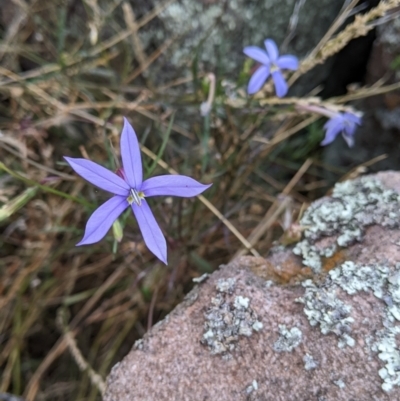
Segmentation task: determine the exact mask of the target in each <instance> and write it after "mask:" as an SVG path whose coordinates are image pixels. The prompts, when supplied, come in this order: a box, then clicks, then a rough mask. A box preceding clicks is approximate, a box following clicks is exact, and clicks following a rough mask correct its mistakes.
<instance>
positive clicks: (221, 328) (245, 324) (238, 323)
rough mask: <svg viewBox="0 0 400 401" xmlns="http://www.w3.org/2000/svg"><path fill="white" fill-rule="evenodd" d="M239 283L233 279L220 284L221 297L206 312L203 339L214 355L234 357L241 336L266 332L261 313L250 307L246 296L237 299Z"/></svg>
mask: <svg viewBox="0 0 400 401" xmlns="http://www.w3.org/2000/svg"><path fill="white" fill-rule="evenodd" d="M235 288H236V280H235V279H233V278H228V279H220V280H218V281H217V284H216V290H217V294H216V296H215V297H213V298H212V299H211V304H212V305H211V306H210V307H209V308H208V309H207V311H206V312H205V314H204V316H205V319H206V320H205V323H204V334H203V338H202V340H201V343H202V344H203V345H206V346H208V348H209V349H210V351H211V354H213V355H216V354H223V355H224V356H226V357H228V358H229V356H230V353H231V352H232V351H233V350H234V349H235V348H236V344H237V343H238V341H239V337H240V336H245V337H250V336H251V335H252V334H253V332H257V331H259V330H261V329H262V327H263V325H262V323H261V322H260V321H259V320H258V317H257V314H256V313H255V311H254V310H253V309H252V308H251V306H250V299H249V298H247V297H244V296H242V295H237V296H235V297H234V299H233V302H232V301H231V297H230V296H231V295H232V294H233V292H234V291H235Z"/></svg>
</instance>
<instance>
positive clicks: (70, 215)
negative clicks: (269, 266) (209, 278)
mask: <svg viewBox="0 0 400 401" xmlns="http://www.w3.org/2000/svg"><path fill="white" fill-rule="evenodd" d="M100 3H101V2H100V1H97V0H90V1H89V0H85V1H83V4H84V6H85V10H86V11H85V15H83V16H82V15H79V14H77V15H69V14H68V12H69V10H68V7H67V4H68V2H66V1H63V0H56V1H52V2H43V1H39V0H32V1H30V2H29V3H28V2H27V1H24V0H18V1H10V2H9V7H10V8H9V9H8V11H9V12H10V16H9V21H10V23H9V24H8V25H7V27H6V29H5V30H4V32H2V35H3V39H2V41H1V42H0V63H1V65H0V96H1V103H0V130H1V135H0V154H1V157H0V160H1V162H0V206H1V205H2V206H1V209H0V224H1V232H2V234H1V235H0V367H1V371H2V375H1V379H0V399H2V395H1V393H13V394H16V395H21V396H23V397H24V399H25V400H28V401H33V400H43V401H44V400H72V399H73V400H77V401H79V400H88V401H91V400H92V401H93V400H98V399H100V394H101V392H102V391H103V390H104V379H105V377H106V375H107V374H108V372H109V371H110V368H111V367H112V365H113V364H114V363H116V362H117V361H118V360H120V359H121V358H122V357H123V356H124V355H125V354H126V353H127V352H128V350H129V349H130V347H131V346H132V344H133V342H134V341H135V340H136V339H139V338H140V337H142V336H143V334H144V333H145V332H146V331H147V330H148V329H149V328H150V327H151V326H152V325H153V324H154V323H156V322H157V321H159V320H160V319H162V318H163V317H164V316H165V315H166V314H167V313H168V312H169V311H171V309H172V308H173V307H174V306H175V305H176V304H177V303H178V302H180V301H181V299H182V297H183V296H184V294H185V293H186V292H187V291H188V290H189V289H190V288H191V286H192V278H193V277H196V276H199V275H201V274H202V273H205V272H211V271H212V270H213V269H215V268H217V267H218V266H219V265H220V264H221V263H226V262H228V261H229V260H230V259H231V258H233V257H234V256H237V255H240V254H244V253H246V252H251V253H253V254H255V255H258V254H261V255H264V254H266V252H267V251H268V249H269V248H270V246H271V244H272V242H273V241H274V240H277V239H278V238H279V237H280V236H281V235H282V234H283V230H282V225H283V226H284V227H285V228H286V229H289V228H290V225H291V222H294V221H295V220H296V218H297V215H298V212H299V210H300V209H301V207H302V205H305V204H307V203H308V202H310V201H311V200H313V199H315V197H317V196H320V195H321V194H323V193H324V192H325V191H327V190H328V189H329V183H327V182H326V181H325V180H324V178H323V177H324V175H323V170H324V169H330V170H332V171H334V172H335V174H336V177H337V179H340V177H341V176H343V175H344V174H346V173H349V172H348V171H345V170H340V169H336V170H335V168H334V167H332V166H324V165H322V164H321V163H320V162H319V161H318V154H319V150H318V148H317V149H316V150H315V151H313V152H311V153H312V154H304V155H302V156H301V157H299V158H297V159H293V160H292V159H287V158H285V156H284V155H285V152H286V151H287V148H286V147H285V146H286V145H285V142H286V140H287V139H288V138H289V137H291V136H293V135H295V134H296V133H298V132H299V131H300V130H302V129H305V128H306V127H309V126H310V124H311V123H312V122H313V121H315V120H316V117H314V116H311V117H310V116H305V115H300V114H299V113H297V112H296V111H295V109H294V107H293V106H294V105H296V104H297V103H298V102H299V101H300V100H296V99H289V100H282V101H277V100H276V99H275V98H271V99H270V100H269V101H264V103H263V104H262V106H260V103H262V102H260V101H259V100H257V99H256V100H254V102H252V103H251V104H249V103H248V102H247V101H245V100H241V101H240V102H236V103H235V102H232V100H230V99H228V98H227V97H226V96H225V95H224V94H220V93H219V94H218V95H217V96H216V98H215V102H214V111H213V112H212V113H211V114H209V115H206V116H201V115H200V112H198V113H197V114H196V113H193V112H192V111H190V110H199V107H200V104H201V102H202V101H204V100H205V99H206V98H207V93H206V91H204V90H201V89H199V90H197V91H194V90H193V87H194V86H193V85H192V82H191V81H190V80H188V79H181V80H179V81H174V82H167V83H165V84H164V85H163V87H162V88H160V87H158V88H155V85H154V83H152V82H151V81H150V80H149V79H148V77H147V75H146V74H143V73H144V72H145V71H146V70H147V69H148V68H151V65H152V64H153V63H157V59H158V58H159V57H160V56H161V55H162V54H164V53H165V52H167V51H168V49H169V46H170V45H171V43H173V42H174V41H176V40H179V38H175V37H174V38H167V39H166V40H165V42H164V44H163V45H162V46H161V47H160V48H158V49H156V50H154V52H152V53H150V54H146V51H145V49H144V47H143V45H142V43H141V41H140V37H139V35H138V32H139V30H140V29H141V28H142V27H144V26H145V25H146V24H148V23H149V22H150V21H151V20H153V19H154V18H156V17H157V15H158V13H159V12H160V11H161V10H162V9H163V8H164V7H167V6H168V4H170V3H172V1H166V2H162V3H160V6H159V7H158V8H156V9H154V10H152V11H150V12H149V13H148V14H146V15H143V16H142V17H140V18H138V17H137V15H135V12H134V10H133V9H132V7H131V6H130V5H129V3H128V2H125V1H121V0H113V1H107V2H104V4H102V5H100ZM116 11H118V12H119V14H118V13H117V14H116V15H120V16H121V18H120V19H118V18H114V17H113V15H114V14H113V13H114V12H116ZM346 12H348V10H346ZM368 21H369V20H368ZM347 31H349V30H347ZM347 31H346V32H347ZM357 32H358V31H357ZM337 38H340V34H339V35H338V36H337ZM346 38H348V37H346ZM329 39H330V38H328V37H327V38H325V39H324V40H325V41H324V43H323V44H322V45H321V46H320V49H319V53H318V54H320V55H322V56H321V57H325V56H323V54H325V53H323V52H324V49H328V48H329V49H331V48H332V42H331V40H335V39H331V40H329ZM337 40H339V39H337ZM346 40H347V39H346ZM340 43H342V42H340ZM318 57H320V56H318ZM315 60H316V59H315ZM306 62H307V63H310V60H309V59H306ZM306 62H305V63H306ZM318 62H319V61H318ZM21 63H22V64H23V65H25V66H26V67H25V68H26V70H25V71H22V70H21V68H20V65H21ZM303 65H308V66H309V64H303ZM304 68H305V67H304ZM307 68H308V67H307ZM310 68H311V67H310ZM206 75H207V72H206V71H203V72H201V74H200V75H199V77H198V78H201V77H202V76H206ZM207 82H208V81H207V80H206V81H205V83H207ZM178 87H179V88H182V89H181V93H183V95H182V96H183V100H182V101H181V100H180V99H177V97H176V88H178ZM397 87H398V86H397ZM397 87H396V88H397ZM391 89H393V88H391ZM384 90H385V89H383V88H382V87H377V88H372V89H371V88H361V89H360V90H359V91H357V92H355V93H353V94H352V95H351V96H353V98H356V97H357V94H358V96H370V95H371V94H374V93H377V91H384ZM160 99H161V100H160ZM347 100H351V99H336V100H335V99H334V100H331V101H332V102H336V103H340V102H343V101H347ZM209 101H212V99H211V100H210V99H209ZM285 101H286V103H285ZM182 102H185V104H187V105H188V110H189V111H187V112H186V111H185V109H183V108H182V104H181V103H182ZM278 103H279V104H278ZM243 106H245V107H243ZM123 115H125V116H127V117H128V118H129V119H130V121H131V122H132V124H133V126H134V127H135V128H136V131H137V133H138V134H139V137H140V140H141V143H142V151H143V157H144V165H145V170H146V174H162V173H165V171H169V172H170V173H176V172H179V173H181V174H187V175H190V176H192V177H194V178H196V179H198V180H200V181H202V182H205V183H207V182H213V183H214V185H213V187H212V188H211V189H210V190H208V191H207V192H206V193H205V194H204V196H201V197H199V198H198V199H188V200H187V199H177V198H176V199H173V200H171V199H165V200H158V199H157V200H156V201H155V202H153V203H152V207H153V210H154V212H155V214H156V217H157V220H158V221H159V223H160V225H161V227H162V230H163V232H164V233H165V234H166V237H167V242H168V252H169V253H168V256H169V258H168V259H169V265H168V267H165V266H163V265H162V264H161V263H160V262H158V261H157V260H156V259H155V258H154V257H153V256H152V255H151V254H150V253H149V252H148V250H147V249H146V246H145V245H144V243H143V241H142V238H141V236H140V233H139V231H138V228H137V225H136V222H135V221H134V219H133V217H132V216H129V215H127V216H126V217H125V218H124V219H122V225H123V226H124V236H123V239H122V241H121V243H117V241H115V239H114V238H113V235H112V233H110V234H109V235H108V236H107V238H106V239H104V240H103V241H101V243H99V244H95V245H92V246H87V247H80V248H76V247H75V243H76V242H77V241H78V240H79V239H80V238H81V236H82V233H83V229H84V226H85V223H86V221H87V218H88V216H89V214H90V213H91V212H92V211H93V210H94V208H95V207H96V206H97V205H99V204H100V203H101V202H102V201H103V200H104V199H105V195H104V194H103V193H101V192H100V191H97V190H96V189H95V188H93V187H92V186H91V185H88V184H87V183H85V182H84V181H82V180H81V179H80V178H79V177H77V176H76V175H75V174H73V172H72V171H71V169H70V168H68V166H67V165H66V164H65V163H64V162H63V159H62V156H63V155H68V156H72V157H87V158H90V159H92V160H95V161H97V162H99V163H101V164H103V165H106V166H107V167H109V168H111V169H115V168H116V166H117V164H116V160H118V158H119V154H118V153H119V133H120V129H121V125H122V116H123ZM189 122H190V123H189ZM188 126H190V128H187V127H188ZM265 132H267V133H268V135H267V136H262V135H261V133H265ZM266 138H267V139H266ZM281 194H283V195H284V198H281V197H279V195H281ZM282 199H283V201H282ZM283 215H285V216H286V217H285V222H283V221H282V216H283ZM4 397H5V396H4Z"/></svg>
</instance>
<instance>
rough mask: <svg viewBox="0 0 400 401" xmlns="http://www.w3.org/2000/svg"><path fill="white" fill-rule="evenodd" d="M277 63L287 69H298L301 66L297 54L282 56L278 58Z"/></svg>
mask: <svg viewBox="0 0 400 401" xmlns="http://www.w3.org/2000/svg"><path fill="white" fill-rule="evenodd" d="M276 65H277V66H278V67H279V68H282V69H285V70H297V69H298V68H299V60H298V59H297V57H295V56H291V55H289V54H288V55H286V56H281V57H279V58H278V60H276Z"/></svg>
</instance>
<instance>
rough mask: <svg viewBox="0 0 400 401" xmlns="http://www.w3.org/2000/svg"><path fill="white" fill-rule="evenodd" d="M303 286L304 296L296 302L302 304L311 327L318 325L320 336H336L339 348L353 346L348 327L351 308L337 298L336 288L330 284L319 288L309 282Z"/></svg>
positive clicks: (351, 321)
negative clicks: (332, 334)
mask: <svg viewBox="0 0 400 401" xmlns="http://www.w3.org/2000/svg"><path fill="white" fill-rule="evenodd" d="M303 286H304V287H305V292H304V295H303V296H302V297H301V298H298V299H297V301H298V302H301V303H303V304H304V313H305V314H306V316H307V318H308V320H309V322H310V324H311V326H317V325H319V327H320V329H321V332H322V334H329V333H334V334H336V335H337V336H338V338H339V342H338V346H339V347H340V348H343V347H345V346H346V345H348V346H350V347H352V346H354V344H355V342H354V339H353V338H352V337H351V336H350V333H351V327H350V325H351V323H353V322H354V319H353V318H352V317H350V311H351V306H350V305H347V304H345V303H344V302H343V301H341V300H340V299H339V298H338V297H337V294H336V290H337V286H335V285H333V284H330V285H327V286H324V287H325V288H319V287H318V286H316V285H315V284H314V283H313V282H312V281H311V280H306V281H304V282H303Z"/></svg>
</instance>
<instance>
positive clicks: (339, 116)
mask: <svg viewBox="0 0 400 401" xmlns="http://www.w3.org/2000/svg"><path fill="white" fill-rule="evenodd" d="M357 125H361V117H358V116H356V115H355V114H353V113H348V112H343V113H340V112H337V113H336V114H335V115H334V116H332V117H331V118H330V119H329V120H328V121H327V122H326V123H325V125H324V129H325V138H324V140H323V141H322V142H321V145H322V146H325V145H328V144H330V143H331V142H333V141H334V140H335V138H336V137H337V136H338V135H339V134H340V133H342V136H343V139H344V140H345V141H346V143H347V145H349V147H352V146H353V145H354V133H355V131H356V129H357Z"/></svg>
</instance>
